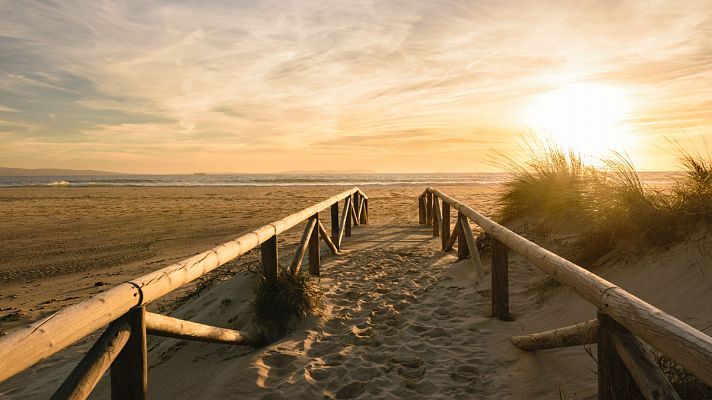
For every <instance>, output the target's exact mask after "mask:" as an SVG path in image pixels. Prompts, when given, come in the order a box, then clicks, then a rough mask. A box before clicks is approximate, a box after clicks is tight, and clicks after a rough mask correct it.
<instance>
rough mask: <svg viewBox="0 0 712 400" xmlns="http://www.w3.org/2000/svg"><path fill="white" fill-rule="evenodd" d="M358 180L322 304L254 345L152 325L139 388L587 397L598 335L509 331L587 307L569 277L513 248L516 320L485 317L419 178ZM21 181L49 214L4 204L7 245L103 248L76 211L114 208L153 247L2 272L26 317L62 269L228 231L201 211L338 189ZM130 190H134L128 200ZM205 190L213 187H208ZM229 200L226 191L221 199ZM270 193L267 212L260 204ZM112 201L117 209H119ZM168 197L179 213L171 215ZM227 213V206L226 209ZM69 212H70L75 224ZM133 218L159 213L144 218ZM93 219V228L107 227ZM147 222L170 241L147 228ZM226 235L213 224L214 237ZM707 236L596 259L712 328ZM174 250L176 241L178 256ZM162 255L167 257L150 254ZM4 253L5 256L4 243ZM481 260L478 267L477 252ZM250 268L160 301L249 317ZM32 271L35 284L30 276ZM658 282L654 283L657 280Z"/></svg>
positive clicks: (71, 353) (234, 220)
mask: <svg viewBox="0 0 712 400" xmlns="http://www.w3.org/2000/svg"><path fill="white" fill-rule="evenodd" d="M364 189H365V191H366V192H367V193H368V194H369V195H370V197H371V203H370V205H371V221H370V222H371V224H370V225H369V226H366V227H358V228H355V230H354V235H353V237H351V238H349V239H346V241H345V246H346V248H347V249H348V251H347V252H346V253H345V254H344V255H340V256H336V257H326V258H325V259H324V265H323V267H322V276H323V277H322V279H321V281H320V284H321V285H322V287H323V288H324V290H325V292H326V302H327V309H326V311H325V314H324V315H323V316H321V317H319V318H313V319H311V320H309V321H307V322H305V323H304V324H303V326H300V327H299V328H298V329H297V330H295V331H294V332H293V333H291V334H289V335H288V336H286V337H285V338H283V339H281V340H279V341H278V342H276V343H274V344H272V345H270V346H267V347H263V348H259V349H252V348H249V347H245V346H227V345H217V344H205V343H195V342H185V341H180V340H174V339H153V340H151V342H150V345H149V347H150V353H149V360H150V364H151V369H150V372H149V391H150V395H151V397H152V398H159V399H162V398H175V399H195V398H198V399H213V398H255V399H281V398H304V399H309V398H485V399H486V398H493V399H494V398H515V399H528V398H545V399H548V398H551V399H559V398H561V396H565V398H566V399H587V398H596V394H595V393H596V376H595V367H596V366H595V361H594V359H593V357H592V356H591V354H594V355H595V345H594V346H579V347H573V348H568V349H558V350H548V351H541V352H533V353H528V352H523V351H520V350H518V349H516V348H514V347H513V346H512V345H511V344H510V342H509V338H510V337H511V336H512V335H516V334H522V333H529V332H534V331H539V330H546V329H551V328H555V327H559V326H563V325H567V324H571V323H575V322H580V321H583V320H586V319H590V318H593V317H594V316H595V309H594V308H593V307H592V306H590V305H588V304H586V303H585V302H584V301H582V300H580V299H579V298H578V297H577V296H576V295H575V294H574V293H572V292H571V291H570V290H568V289H566V288H558V289H553V290H551V291H550V292H547V293H544V296H542V293H541V291H540V290H538V289H537V288H538V287H539V282H541V280H542V279H544V278H545V275H544V274H543V273H542V272H540V271H539V270H538V269H536V267H534V266H532V265H531V264H530V263H529V262H527V261H525V260H523V259H522V258H521V257H519V256H517V255H514V254H511V255H510V297H511V310H512V314H513V316H514V318H515V319H514V321H512V322H504V321H498V320H496V319H493V318H491V317H490V292H489V271H488V269H489V268H486V270H487V271H486V274H485V278H484V279H483V280H482V281H478V280H477V279H476V275H475V274H474V271H473V270H472V267H471V264H470V263H469V261H467V260H465V261H461V262H456V258H455V257H454V253H443V252H441V251H439V240H437V239H436V240H433V239H432V238H431V237H430V229H429V227H422V226H421V227H419V226H417V225H416V224H415V223H416V222H417V221H416V217H417V202H416V201H415V200H416V198H417V194H418V193H420V192H421V191H422V188H415V187H385V188H384V187H380V188H379V187H373V188H364ZM23 190H24V192H23ZM23 190H17V191H16V192H15V193H9V192H6V193H5V194H4V195H3V194H2V191H0V196H4V197H2V198H3V199H6V198H22V197H23V196H26V197H30V198H33V199H34V200H32V201H37V202H39V203H43V202H44V204H45V205H46V206H47V207H48V208H51V209H52V211H53V212H54V214H56V215H55V216H54V217H46V216H44V215H45V213H38V214H37V215H42V216H43V217H42V218H39V219H40V221H34V222H33V218H31V217H28V215H29V214H31V211H32V210H31V209H32V207H29V206H28V205H27V204H24V203H29V201H27V202H22V201H19V202H17V203H14V204H15V205H14V207H15V208H14V210H15V212H16V213H17V214H12V217H11V218H17V219H16V220H15V222H14V224H9V223H7V222H5V221H4V222H3V224H7V225H8V227H10V228H12V229H16V231H21V230H22V229H29V227H30V226H34V227H35V228H34V229H35V230H34V234H33V235H30V236H31V237H30V236H28V237H25V238H24V239H17V242H15V241H13V240H10V244H11V245H10V246H8V248H13V247H12V246H17V247H16V248H18V249H19V248H21V247H22V246H19V245H16V243H20V242H22V241H25V243H28V244H34V245H35V246H38V245H40V244H42V243H43V242H45V241H47V240H50V239H54V240H55V241H56V240H57V237H56V235H57V234H56V233H51V231H50V232H44V231H43V230H42V229H40V227H41V226H42V222H43V220H44V221H46V220H48V219H52V218H57V219H59V220H62V221H64V223H65V224H66V225H69V226H70V227H72V228H71V229H66V230H65V231H64V232H66V236H67V237H68V238H70V239H71V240H68V243H71V246H75V247H74V248H82V247H83V246H86V247H91V246H96V247H99V246H101V243H103V241H102V240H103V239H102V237H100V235H97V234H96V233H95V234H91V233H87V232H86V231H84V230H83V229H84V228H82V223H81V221H88V220H92V219H94V218H96V219H102V220H104V221H109V220H112V221H114V224H113V225H115V226H116V228H115V229H113V230H112V229H106V231H105V235H109V237H110V238H111V241H112V242H120V243H127V242H129V241H131V240H136V241H137V242H140V243H149V244H150V246H153V247H151V248H152V249H153V251H156V252H157V254H155V255H152V256H151V257H148V258H146V259H144V260H140V261H131V262H128V263H126V264H120V263H117V265H116V266H114V267H109V268H105V269H99V268H96V269H86V270H82V271H83V272H73V273H69V274H67V275H61V274H60V275H52V274H49V275H48V276H46V277H45V278H43V279H41V280H38V281H31V282H32V283H25V282H24V281H19V282H17V281H16V282H14V283H13V282H12V281H11V282H10V283H9V284H8V285H7V286H6V284H3V286H2V287H3V289H2V290H3V292H4V291H5V290H6V289H5V288H6V287H14V288H15V289H14V290H16V291H17V294H18V295H17V297H16V298H13V297H10V298H9V299H10V300H11V301H15V302H17V303H13V304H17V306H16V307H18V308H20V307H25V308H21V309H22V310H23V312H26V313H27V314H26V315H34V314H33V313H39V314H41V312H43V311H44V312H47V310H50V309H51V308H52V307H56V306H57V305H58V304H64V303H71V302H73V301H78V299H66V297H71V295H69V296H68V294H67V293H66V292H65V291H64V290H65V289H64V287H63V286H62V284H61V283H62V282H68V283H71V281H72V280H73V279H74V280H75V282H74V283H73V284H74V285H75V286H81V287H87V289H86V290H85V291H84V292H80V295H81V296H86V295H89V294H91V293H92V292H96V291H98V290H102V289H104V287H94V286H93V282H94V281H96V280H97V279H102V280H107V281H111V280H112V279H116V280H117V282H118V281H120V280H125V279H126V278H125V277H122V276H123V275H116V276H111V277H107V276H106V273H107V271H114V272H118V271H119V270H120V273H121V274H124V275H125V276H133V275H136V274H139V273H142V272H143V271H145V270H146V269H147V268H149V267H148V265H151V267H150V269H154V267H153V265H155V267H156V268H157V267H159V266H161V265H163V263H167V262H170V261H171V260H173V259H179V258H182V257H184V256H186V255H191V254H193V253H196V252H197V251H200V250H203V249H205V248H207V247H210V246H212V245H214V244H217V243H221V242H223V241H226V240H229V239H230V238H232V237H234V236H236V235H235V233H234V232H225V233H222V232H223V231H222V230H219V231H218V228H216V227H208V224H203V223H200V221H202V220H203V219H206V220H209V221H211V222H212V223H213V224H215V225H220V223H221V221H222V222H224V223H225V225H230V224H232V225H231V227H232V228H233V229H238V230H239V229H242V230H244V229H247V227H246V228H241V226H242V225H240V224H242V223H245V224H247V223H248V222H249V223H252V224H251V225H249V228H251V227H254V226H257V225H260V224H261V223H263V222H267V221H269V220H273V219H275V218H276V217H278V216H282V215H285V214H287V213H289V212H291V211H294V210H296V209H297V208H301V206H302V205H303V204H302V202H304V203H312V202H315V201H316V200H318V199H321V198H324V197H327V196H329V195H331V194H333V193H334V192H336V191H338V189H334V188H296V189H295V188H270V189H254V188H252V189H236V188H225V189H219V190H215V189H207V188H203V189H147V190H142V191H139V192H135V191H133V192H132V189H90V190H88V191H87V192H81V190H82V189H79V190H76V191H75V192H74V193H72V192H71V191H68V192H64V191H62V190H59V191H58V192H56V193H59V194H53V195H52V197H54V199H53V200H43V199H42V197H48V196H46V195H44V196H39V195H37V192H34V194H33V191H32V190H27V189H23ZM444 191H445V192H446V193H448V194H450V195H452V196H454V197H456V198H459V199H462V200H464V201H465V202H467V203H469V204H471V205H472V206H474V207H475V208H477V209H484V210H485V212H486V213H491V212H492V211H493V209H494V204H493V199H494V195H495V193H496V189H495V188H491V187H488V188H482V187H476V186H469V187H467V186H459V187H445V188H444ZM87 193H89V194H91V195H96V196H97V197H100V196H99V193H103V197H101V198H103V200H101V201H100V202H99V203H100V204H96V203H95V204H94V205H93V208H92V209H93V210H94V211H93V212H92V213H93V214H97V215H101V218H97V217H94V218H92V217H87V216H85V215H81V213H77V212H74V215H71V214H72V211H71V210H76V208H72V207H63V206H62V205H58V204H57V203H58V202H60V203H61V202H66V203H70V204H72V203H73V202H77V203H76V206H77V207H79V204H84V205H85V206H86V205H87V204H89V203H91V201H89V200H83V199H84V198H83V197H82V194H84V195H86V194H87ZM138 193H141V196H145V197H146V199H145V200H143V201H137V200H136V198H137V197H138ZM211 193H217V194H213V195H211V196H209V194H211ZM60 194H61V195H60ZM63 196H67V197H69V198H70V200H66V199H64V198H62V197H63ZM280 196H283V197H280ZM289 196H296V197H298V198H299V201H293V200H291V201H290V200H289ZM58 198H59V199H58ZM232 198H236V200H235V201H234V202H233V201H230V199H232ZM278 198H279V200H278ZM294 198H295V197H292V199H294ZM107 199H110V200H107ZM312 200H313V201H312ZM83 202H85V203H83ZM0 204H3V207H6V205H7V204H13V202H12V201H9V200H5V201H3V202H2V203H0ZM23 204H24V205H23ZM107 204H112V206H110V207H109V206H107ZM183 204H190V205H183ZM221 206H222V207H221ZM267 207H271V209H279V211H278V212H273V213H269V212H267V210H266V209H265V208H267ZM290 207H294V208H293V209H291V208H290ZM167 208H168V209H171V210H173V211H172V213H167V214H163V212H164V210H165V209H167ZM116 209H120V210H121V211H120V212H118V213H117V211H116ZM102 210H104V211H103V213H102ZM109 210H114V211H109ZM179 210H183V211H184V212H185V213H186V214H188V215H189V216H190V217H183V218H181V217H179V216H180V215H181V214H180V212H179ZM246 210H250V211H246ZM251 211H252V212H253V213H252V214H251V213H250V212H251ZM21 212H24V214H25V217H24V220H25V221H28V223H27V224H26V226H24V227H21V226H17V225H16V224H19V221H22V220H23V217H22V216H21V215H19V214H20V213H21ZM277 214H279V215H277ZM231 215H232V216H233V217H229V216H231ZM235 215H237V216H235ZM221 216H228V217H227V218H221ZM76 218H79V220H78V221H79V222H75V223H72V220H73V219H76ZM191 218H193V219H192V221H191ZM260 218H265V219H264V221H262V220H260ZM145 219H149V220H151V221H153V222H154V224H156V223H157V224H159V225H160V226H158V227H157V226H150V225H147V224H144V223H143V222H142V220H145ZM127 221H128V222H127ZM96 226H97V229H100V227H102V226H104V225H102V224H97V225H96ZM151 229H154V230H158V231H160V233H161V234H163V235H165V236H167V237H168V238H170V239H175V240H165V241H159V240H156V238H155V237H152V234H151V232H153V231H152V230H151ZM209 229H213V230H214V231H213V233H215V235H214V236H206V235H205V233H206V232H207V231H208V230H209ZM220 229H222V227H221V228H220ZM223 234H224V235H225V236H221V235H223ZM53 235H55V236H53ZM298 235H299V232H298V229H297V230H295V232H293V233H292V237H293V239H289V238H286V239H285V241H286V242H289V240H296V237H297V236H298ZM132 238H134V239H132ZM180 238H186V239H180ZM563 242H565V241H562V240H561V238H549V239H547V240H543V241H542V243H543V244H544V245H545V246H547V247H549V248H551V249H553V250H555V251H556V250H557V247H561V246H562V245H561V243H563ZM40 247H41V246H40ZM285 247H287V249H288V246H285ZM710 248H712V240H710V239H709V238H708V237H707V236H705V235H701V236H700V237H699V238H696V240H694V241H689V242H685V243H681V244H678V245H675V246H673V247H672V248H670V249H667V250H664V251H662V250H661V251H655V252H651V253H650V254H648V255H644V256H639V257H634V258H620V257H614V258H611V259H609V261H608V262H606V263H603V265H601V266H598V267H597V268H596V270H595V272H596V273H599V274H601V275H602V276H604V277H605V278H606V279H609V280H611V281H613V282H614V283H617V284H619V285H620V286H622V287H624V288H626V289H627V290H629V291H631V292H632V293H634V294H636V295H638V296H640V297H641V298H643V299H644V300H646V301H649V302H651V303H653V304H655V305H656V306H658V307H660V308H661V309H663V310H665V311H667V312H670V313H672V314H674V315H676V316H678V317H679V318H681V319H682V320H684V321H685V322H688V323H690V324H691V325H693V326H695V327H697V328H698V329H701V330H703V331H705V332H707V333H708V334H709V333H711V332H710V331H711V330H712V302H710V301H701V300H700V299H708V298H709V295H708V293H710V291H711V290H712V278H710V276H709V273H708V272H709V267H708V265H709V249H710ZM36 251H38V252H42V251H45V250H36ZM181 252H184V253H183V254H181V255H176V254H174V253H181ZM159 253H160V254H159ZM45 254H46V253H45ZM169 254H170V257H172V258H169V256H168V255H169ZM114 256H115V255H113V253H110V254H108V255H102V257H106V259H109V260H111V257H114ZM283 256H284V257H285V258H286V259H288V256H289V250H285V251H283ZM18 258H19V256H18V257H17V258H15V259H18ZM162 258H163V259H164V260H162V261H159V262H155V263H154V264H148V263H149V262H151V261H157V260H160V259H162ZM9 259H10V260H13V258H12V256H10V257H9ZM47 260H48V259H47V258H45V260H43V261H44V262H46V261H47ZM61 260H63V259H62V258H61V257H60V258H59V259H58V261H60V263H61ZM102 260H103V258H102ZM483 261H484V263H485V265H488V263H489V260H488V259H487V258H486V257H485V258H484V259H483ZM97 262H98V261H97ZM48 264H49V263H48ZM18 265H20V263H19V262H18V264H12V263H8V264H7V265H6V264H2V268H3V270H13V268H14V269H15V270H16V269H18ZM67 265H70V264H69V263H67ZM40 269H41V268H40ZM230 275H233V274H230ZM53 282H54V283H53ZM252 282H253V279H252V277H251V276H250V274H249V273H245V272H238V273H235V274H234V275H233V276H232V277H231V278H230V279H227V280H225V281H224V282H222V283H220V284H215V285H212V286H210V287H208V288H206V289H204V290H203V291H202V292H201V293H200V294H199V295H197V296H195V297H193V298H191V299H189V300H188V301H186V302H184V303H183V304H182V305H180V306H178V307H177V308H175V307H173V308H170V307H169V309H170V310H169V311H171V314H172V315H174V316H177V317H180V318H187V319H191V320H194V321H197V322H205V323H210V324H214V325H218V326H225V327H231V328H235V329H246V328H248V327H249V321H250V306H249V301H250V297H251V292H252ZM113 283H115V282H113ZM36 284H39V285H40V286H33V285H36ZM13 285H14V286H13ZM663 285H665V286H664V287H665V289H666V290H661V287H663ZM3 294H4V293H3ZM40 294H41V295H43V296H45V297H49V298H65V300H64V301H63V302H59V301H57V302H50V303H48V304H45V305H40V304H39V303H38V300H37V299H34V297H32V296H39V295H40ZM62 296H66V297H62ZM74 296H77V297H78V298H81V297H80V296H79V295H74ZM7 299H8V298H7V296H5V297H2V298H0V302H1V303H0V304H2V305H3V307H6V306H5V304H8V303H6V300H7ZM32 304H34V306H33V305H32ZM39 307H46V308H39ZM36 308H39V311H38V310H36ZM174 308H175V309H174ZM0 315H1V314H0ZM90 344H91V338H88V339H87V340H85V341H83V342H82V343H80V344H79V345H77V346H74V347H72V348H70V349H68V350H67V351H64V352H62V353H60V355H58V356H57V357H53V358H52V359H51V360H50V361H49V362H46V363H43V364H40V366H39V367H35V368H32V369H31V370H28V371H26V372H24V373H22V374H20V375H18V376H17V377H15V378H13V379H11V380H9V381H7V382H5V383H2V384H0V395H1V394H4V395H5V396H6V397H8V398H17V399H23V398H38V397H39V398H43V397H48V395H50V394H51V392H52V391H53V390H54V388H56V387H57V386H58V385H59V383H60V382H61V380H62V379H63V378H64V377H66V375H67V373H68V372H69V371H70V370H71V368H72V367H73V365H72V362H76V360H77V359H78V358H79V357H80V356H81V354H82V352H83V351H86V349H87V348H88V346H89V345H90ZM93 398H107V379H104V381H103V382H102V383H101V384H100V385H99V386H98V387H97V390H96V392H95V394H94V396H93Z"/></svg>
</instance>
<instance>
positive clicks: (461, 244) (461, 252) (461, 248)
mask: <svg viewBox="0 0 712 400" xmlns="http://www.w3.org/2000/svg"><path fill="white" fill-rule="evenodd" d="M465 218H466V217H465V215H464V214H462V213H460V212H459V213H457V225H458V226H459V227H460V229H458V230H457V260H458V261H459V260H464V259H466V258H467V257H469V256H470V248H469V246H468V245H467V238H466V237H465V231H464V230H463V229H462V226H463V225H462V220H463V219H465Z"/></svg>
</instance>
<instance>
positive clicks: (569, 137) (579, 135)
mask: <svg viewBox="0 0 712 400" xmlns="http://www.w3.org/2000/svg"><path fill="white" fill-rule="evenodd" d="M629 109H630V104H629V99H628V96H627V95H626V93H625V92H624V91H623V90H622V89H620V88H616V87H612V86H605V85H599V84H574V85H569V86H566V87H563V88H561V89H557V90H553V91H550V92H546V93H543V94H541V95H539V96H537V97H536V98H535V99H534V101H533V102H532V103H531V104H530V105H529V106H528V107H527V108H526V110H525V112H524V113H525V120H526V123H527V125H528V126H529V128H530V129H532V130H533V131H534V132H535V133H536V134H537V135H539V137H540V139H542V140H543V141H544V142H547V143H554V144H556V145H558V146H560V147H561V148H562V149H564V150H567V151H568V150H573V151H575V152H577V153H579V154H581V155H583V156H590V157H601V156H603V155H605V154H606V153H607V152H608V151H610V150H617V151H621V150H623V148H624V146H625V145H627V144H628V142H629V140H630V137H629V132H628V131H629V127H628V126H627V124H626V120H627V117H628V114H629Z"/></svg>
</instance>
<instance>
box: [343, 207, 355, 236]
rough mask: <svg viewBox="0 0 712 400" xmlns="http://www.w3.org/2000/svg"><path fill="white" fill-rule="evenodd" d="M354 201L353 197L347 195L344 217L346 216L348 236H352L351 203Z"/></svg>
mask: <svg viewBox="0 0 712 400" xmlns="http://www.w3.org/2000/svg"><path fill="white" fill-rule="evenodd" d="M352 203H353V199H352V198H351V197H347V198H346V200H345V202H344V211H346V214H345V216H344V218H346V231H345V232H344V234H346V237H350V236H351V204H352Z"/></svg>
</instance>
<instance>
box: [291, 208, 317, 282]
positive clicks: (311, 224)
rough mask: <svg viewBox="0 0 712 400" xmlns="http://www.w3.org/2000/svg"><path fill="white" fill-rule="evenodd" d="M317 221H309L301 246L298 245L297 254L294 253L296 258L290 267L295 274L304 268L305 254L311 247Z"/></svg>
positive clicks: (300, 241) (300, 242)
mask: <svg viewBox="0 0 712 400" xmlns="http://www.w3.org/2000/svg"><path fill="white" fill-rule="evenodd" d="M316 222H317V221H316V220H314V219H313V218H312V219H309V221H308V222H307V226H306V228H305V229H304V233H302V238H301V239H300V240H299V244H298V245H297V252H296V253H294V258H293V259H292V265H291V266H290V267H289V271H290V272H291V273H293V274H295V273H297V272H299V269H300V268H301V266H302V260H303V259H304V254H305V253H306V251H307V247H309V240H310V238H311V235H312V232H313V231H314V228H315V227H316Z"/></svg>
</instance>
